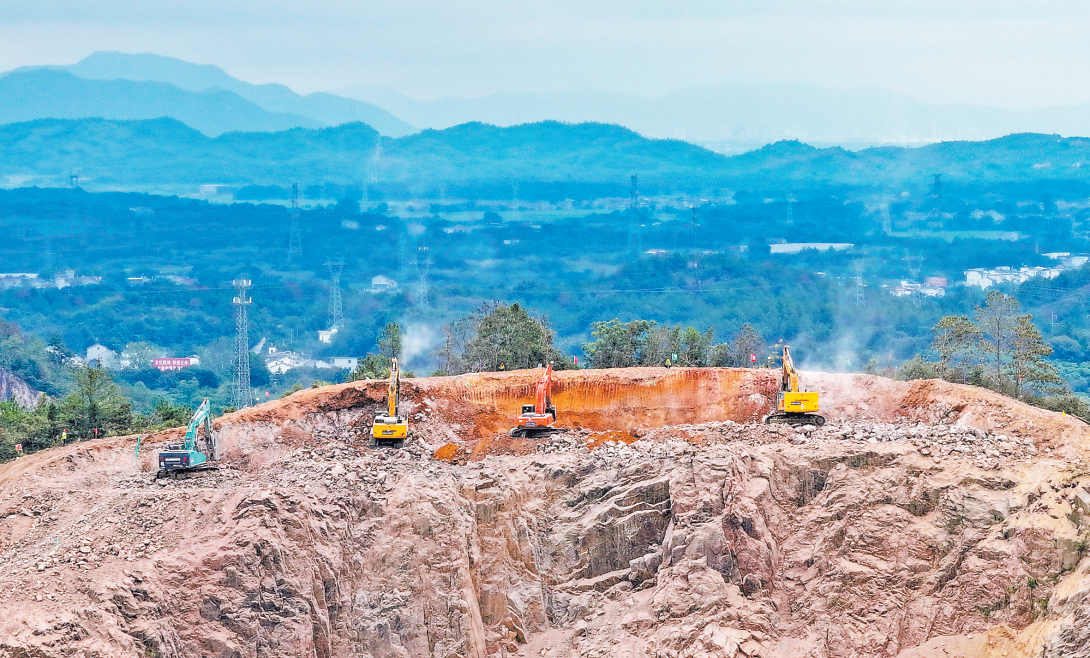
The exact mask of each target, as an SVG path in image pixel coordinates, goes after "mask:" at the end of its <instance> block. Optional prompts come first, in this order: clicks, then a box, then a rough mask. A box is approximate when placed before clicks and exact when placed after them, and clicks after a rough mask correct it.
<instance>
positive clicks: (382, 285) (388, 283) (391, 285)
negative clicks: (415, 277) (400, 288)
mask: <svg viewBox="0 0 1090 658" xmlns="http://www.w3.org/2000/svg"><path fill="white" fill-rule="evenodd" d="M391 290H397V281H394V280H393V279H391V278H390V277H388V276H382V275H381V274H380V275H378V276H376V277H371V292H373V293H380V292H389V291H391Z"/></svg>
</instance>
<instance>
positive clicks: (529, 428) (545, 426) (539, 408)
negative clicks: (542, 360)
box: [510, 363, 566, 438]
mask: <svg viewBox="0 0 1090 658" xmlns="http://www.w3.org/2000/svg"><path fill="white" fill-rule="evenodd" d="M552 390H553V364H551V363H550V364H549V365H547V366H545V374H543V375H542V376H541V379H539V380H538V382H537V393H536V395H535V398H534V404H524V405H522V413H520V414H519V416H518V418H516V419H515V422H516V427H515V428H514V429H512V430H511V432H510V434H511V436H519V437H529V438H537V437H541V436H548V435H550V434H555V433H557V432H564V431H566V430H564V429H563V428H560V427H553V423H555V422H556V407H555V406H553V397H552Z"/></svg>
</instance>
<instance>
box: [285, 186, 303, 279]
mask: <svg viewBox="0 0 1090 658" xmlns="http://www.w3.org/2000/svg"><path fill="white" fill-rule="evenodd" d="M302 258H303V239H302V237H301V236H300V235H299V183H292V184H291V237H290V238H289V239H288V265H294V264H295V263H296V259H299V260H302Z"/></svg>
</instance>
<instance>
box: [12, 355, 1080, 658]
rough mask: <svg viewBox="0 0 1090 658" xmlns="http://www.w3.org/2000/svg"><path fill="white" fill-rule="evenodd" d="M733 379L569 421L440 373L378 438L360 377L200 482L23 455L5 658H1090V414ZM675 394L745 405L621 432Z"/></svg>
mask: <svg viewBox="0 0 1090 658" xmlns="http://www.w3.org/2000/svg"><path fill="white" fill-rule="evenodd" d="M710 372H711V373H712V375H714V376H712V375H709V378H708V379H707V381H704V382H701V381H700V378H699V376H698V375H699V372H694V371H690V372H684V371H683V372H682V373H681V374H679V373H678V371H677V370H676V369H675V370H674V371H671V372H666V371H654V370H653V369H649V372H644V373H643V374H640V373H632V372H621V373H616V372H613V371H610V372H606V373H604V374H603V379H602V380H601V381H597V382H596V383H594V385H593V386H591V387H590V389H589V390H590V391H592V392H593V394H592V393H588V392H587V391H585V390H582V389H580V387H579V386H578V385H577V382H576V379H575V378H576V377H577V376H578V377H582V378H585V379H587V381H589V382H594V381H595V380H594V379H593V378H594V373H593V372H588V371H584V372H581V373H578V374H577V375H569V377H571V378H573V379H572V381H569V382H568V384H567V386H568V388H567V389H566V390H567V391H568V395H569V400H575V399H576V398H578V397H579V396H582V397H581V398H580V399H582V402H581V403H580V404H584V405H588V406H593V407H594V408H593V409H589V410H587V411H584V412H581V414H582V415H581V416H580V417H581V418H582V419H583V421H582V422H581V424H582V425H583V427H582V428H576V427H573V428H572V429H571V431H569V432H567V433H565V434H559V435H555V436H553V437H551V438H550V439H546V440H536V441H534V440H525V439H520V440H513V439H511V438H510V437H506V435H496V434H490V432H491V430H492V429H493V426H494V425H495V424H496V423H497V422H499V421H498V420H497V418H496V416H495V411H494V406H490V405H494V404H501V405H507V404H509V402H508V401H505V399H503V388H502V386H501V384H502V378H501V377H499V376H497V377H488V378H483V379H482V378H480V377H478V378H477V379H474V380H473V382H475V385H474V386H473V387H469V386H467V385H466V381H465V380H464V379H460V378H447V379H436V380H415V381H414V382H413V383H411V384H410V385H409V390H408V396H407V397H408V398H409V400H410V404H411V405H412V409H411V414H412V415H411V416H410V417H411V418H414V419H415V421H414V422H413V426H412V429H413V432H414V435H415V436H416V438H415V439H414V440H412V441H410V442H408V443H407V445H406V447H405V448H404V449H403V450H394V449H388V448H383V449H374V448H371V447H369V446H368V441H367V436H368V433H367V431H366V430H367V426H368V423H369V417H370V416H372V415H373V413H374V411H375V410H376V409H377V407H378V405H380V404H381V401H382V390H381V389H382V387H381V384H380V383H371V384H368V383H356V384H352V385H342V386H338V387H329V388H328V389H324V390H313V391H304V392H301V393H300V394H297V395H296V396H293V397H292V398H289V399H287V400H285V401H281V402H277V403H270V404H267V405H263V406H262V407H258V408H254V409H249V410H244V411H243V412H240V413H238V414H235V415H233V416H228V417H225V418H224V419H221V421H220V423H221V425H222V427H221V432H222V436H223V437H224V440H223V443H224V446H223V452H224V455H225V457H224V461H223V462H222V466H223V467H224V468H222V469H221V470H219V471H215V472H211V473H205V474H202V475H200V476H195V477H191V478H189V479H180V480H165V479H164V480H156V479H155V478H154V473H153V472H152V470H151V469H152V468H153V466H152V464H153V460H154V449H150V450H149V449H147V448H145V449H144V451H142V453H141V454H140V455H139V458H136V457H134V454H133V449H134V446H133V441H132V440H128V439H125V438H114V439H105V440H101V441H94V442H87V443H83V444H77V445H74V446H66V447H63V448H58V449H55V450H51V451H46V452H43V453H38V454H35V455H32V456H30V457H25V458H22V459H20V460H17V461H16V462H13V463H10V464H7V465H5V466H3V467H0V564H3V565H4V569H3V570H0V656H53V655H57V656H60V655H65V656H69V655H87V656H90V655H99V656H143V655H164V656H166V655H170V656H238V657H243V656H255V657H256V656H298V655H314V656H319V657H322V658H326V657H329V658H332V657H337V656H369V657H370V658H387V657H390V658H394V657H396V658H402V657H405V656H439V657H442V658H447V657H452V658H453V657H456V656H457V657H461V656H471V657H483V656H504V655H508V656H511V655H526V656H529V655H534V656H555V657H558V658H559V657H564V658H568V657H570V656H633V657H635V656H663V657H666V656H669V657H679V656H749V657H752V656H814V657H823V658H824V657H841V656H843V657H845V658H846V657H848V656H946V655H964V656H978V655H979V656H985V655H995V656H1000V655H1008V656H1038V655H1045V656H1084V655H1090V635H1088V634H1087V630H1086V629H1087V621H1088V620H1090V560H1087V559H1086V556H1085V554H1086V548H1087V540H1088V538H1090V470H1087V469H1085V468H1084V467H1085V464H1086V463H1087V462H1086V446H1087V445H1090V442H1087V439H1088V438H1090V433H1088V432H1087V431H1086V429H1085V427H1084V426H1081V425H1080V424H1078V423H1077V422H1075V421H1073V420H1072V419H1069V418H1063V417H1058V416H1056V415H1055V414H1052V415H1049V414H1048V413H1047V412H1039V410H1030V411H1027V410H1023V409H1022V408H1021V407H1019V406H1018V403H1013V402H1007V403H1005V402H1004V401H1003V399H1002V398H999V397H998V396H995V395H994V394H991V393H989V392H986V391H979V390H977V389H972V388H971V387H958V386H954V385H949V384H944V383H928V382H924V383H911V384H910V383H901V382H888V380H881V379H879V378H858V377H849V376H842V377H841V378H839V379H838V378H836V377H834V376H831V375H824V376H822V378H821V381H828V384H827V388H826V389H823V393H824V395H823V400H828V402H826V403H825V404H827V408H829V409H830V422H829V423H828V424H827V425H825V426H823V427H821V428H806V429H803V430H801V431H797V430H795V429H792V428H790V427H784V426H765V425H760V424H754V423H752V422H750V421H751V420H752V418H751V417H752V416H753V415H754V414H757V415H759V412H760V411H761V407H760V406H759V405H758V402H757V400H758V399H762V400H765V402H763V404H764V405H765V410H767V406H768V405H769V404H770V398H769V397H765V396H764V392H765V388H766V382H765V381H764V378H765V376H766V375H765V373H764V372H762V371H752V373H753V374H752V375H751V376H750V379H747V378H746V376H745V375H746V373H747V372H750V371H727V372H730V373H731V374H730V375H729V376H727V375H725V374H723V372H724V371H718V370H716V371H710ZM508 376H509V377H511V378H512V380H513V381H515V382H521V379H527V380H529V379H532V377H531V376H530V375H529V374H526V373H510V374H509V375H508ZM814 379H815V380H818V379H819V378H817V377H815V378H814ZM618 382H620V383H618ZM622 384H623V385H622ZM823 385H825V384H823ZM519 386H521V384H519ZM489 387H492V388H489ZM853 387H854V389H853ZM520 390H521V389H520ZM852 390H855V393H854V394H851V392H850V391H852ZM594 391H596V392H594ZM655 391H659V392H660V393H659V394H668V395H679V396H682V397H685V398H686V399H687V400H688V401H689V403H691V402H693V401H694V400H698V399H699V396H700V395H702V394H705V395H710V394H711V393H709V392H708V391H713V392H714V393H715V394H716V395H727V396H730V395H733V396H735V397H734V398H731V399H728V400H725V401H720V402H718V403H716V405H709V407H716V408H719V409H721V410H724V409H725V410H733V411H732V412H731V413H738V414H739V416H738V417H737V418H731V417H729V414H726V413H725V414H724V415H726V416H727V417H722V418H719V419H712V420H709V419H708V418H707V417H706V416H707V415H708V414H709V413H710V412H709V411H708V410H707V409H704V410H701V411H699V412H691V411H687V410H686V409H687V407H686V405H678V404H676V403H675V402H670V403H669V404H663V408H664V409H667V410H668V411H665V412H664V411H658V412H653V413H652V412H647V414H646V416H647V417H653V416H655V414H656V413H657V414H661V418H660V419H661V420H662V421H663V422H662V423H661V424H657V425H656V424H648V425H642V426H640V427H635V428H629V429H626V430H625V431H617V430H615V429H614V430H610V429H609V428H606V427H603V426H602V424H605V423H607V422H608V414H605V413H602V412H601V411H600V409H602V408H605V407H607V406H610V405H612V408H613V409H615V410H616V409H618V408H623V409H628V410H630V411H631V413H633V414H636V415H639V414H640V413H643V412H641V411H640V405H641V404H642V405H652V406H653V405H654V404H655V399H654V396H655V395H656V393H655ZM701 391H704V393H701ZM663 392H665V393H663ZM512 400H514V398H512ZM837 400H841V401H843V405H844V406H843V407H841V408H848V407H851V408H852V409H853V411H852V412H851V414H846V413H845V414H843V415H840V416H838V415H836V411H835V410H836V409H837V407H836V406H835V402H836V401H837ZM497 401H499V402H497ZM830 403H832V404H830ZM510 404H512V405H513V401H512V402H510ZM572 404H574V402H572ZM687 404H688V403H687ZM563 418H564V410H563V408H561V419H563ZM966 418H969V419H970V420H971V421H972V422H969V421H966V420H965V419H966ZM996 419H1006V421H1005V422H1007V426H1006V427H1001V426H1000V425H1001V423H999V422H998V421H997V420H996ZM1010 427H1013V428H1014V429H1010ZM1016 430H1017V431H1016ZM167 436H168V433H164V434H163V435H162V437H159V438H160V440H166V438H167ZM452 436H453V438H455V439H456V440H457V441H459V443H458V444H457V445H456V446H455V447H456V448H457V449H449V450H436V449H437V448H439V445H440V443H441V442H445V441H447V440H449V439H450V438H451V437H452ZM151 442H152V443H153V442H154V440H152V441H151ZM433 454H435V455H444V456H446V458H445V459H437V458H436V457H434V456H433ZM467 456H472V458H470V457H467ZM1061 456H1062V458H1061ZM467 459H468V461H467Z"/></svg>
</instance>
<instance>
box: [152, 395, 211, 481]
mask: <svg viewBox="0 0 1090 658" xmlns="http://www.w3.org/2000/svg"><path fill="white" fill-rule="evenodd" d="M202 429H203V430H204V431H203V432H202V431H201V430H202ZM202 435H203V436H202ZM217 459H219V455H218V454H217V452H216V433H215V431H213V429H212V406H211V405H210V404H209V403H208V398H205V399H204V402H202V403H201V406H200V407H198V408H197V411H196V413H194V414H193V419H192V420H190V421H189V427H187V428H186V430H185V443H168V444H167V446H166V449H165V450H163V451H162V452H160V453H159V473H158V474H156V477H176V476H177V475H178V474H180V473H190V472H193V471H207V470H214V469H216V468H218V467H216V466H213V465H212V464H211V462H214V461H216V460H217Z"/></svg>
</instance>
